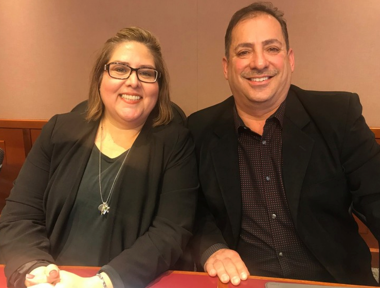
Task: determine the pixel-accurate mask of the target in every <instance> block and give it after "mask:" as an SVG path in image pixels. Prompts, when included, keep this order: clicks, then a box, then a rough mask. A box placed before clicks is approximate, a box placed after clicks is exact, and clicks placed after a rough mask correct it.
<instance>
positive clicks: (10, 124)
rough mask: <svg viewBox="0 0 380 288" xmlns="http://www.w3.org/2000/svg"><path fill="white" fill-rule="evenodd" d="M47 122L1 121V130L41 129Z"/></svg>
mask: <svg viewBox="0 0 380 288" xmlns="http://www.w3.org/2000/svg"><path fill="white" fill-rule="evenodd" d="M46 122H47V120H19V119H0V128H19V129H25V128H26V129H33V128H37V129H41V128H42V127H43V126H44V125H45V124H46Z"/></svg>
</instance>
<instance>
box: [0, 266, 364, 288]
mask: <svg viewBox="0 0 380 288" xmlns="http://www.w3.org/2000/svg"><path fill="white" fill-rule="evenodd" d="M61 268H62V269H64V270H67V271H70V272H73V273H75V274H78V275H80V276H82V277H91V276H94V275H95V274H96V273H97V271H99V268H98V267H79V266H72V267H70V266H65V267H61ZM267 282H287V283H289V282H290V283H294V284H296V283H297V284H301V283H304V284H309V285H310V284H312V285H331V286H336V287H369V286H350V285H339V284H329V283H320V282H310V281H297V280H291V279H279V278H266V277H249V279H248V280H246V281H242V282H241V283H240V285H239V286H237V287H236V286H233V285H232V284H222V283H221V282H219V281H218V279H217V278H215V277H214V278H213V277H210V276H208V275H207V274H206V273H199V272H183V271H168V272H165V273H163V274H162V275H161V276H160V277H158V278H157V279H156V280H154V281H153V282H152V283H151V284H149V285H148V286H147V288H243V287H249V288H265V284H266V283H267ZM294 286H295V288H297V285H294ZM331 286H330V287H331ZM0 288H7V284H6V278H5V275H4V265H0Z"/></svg>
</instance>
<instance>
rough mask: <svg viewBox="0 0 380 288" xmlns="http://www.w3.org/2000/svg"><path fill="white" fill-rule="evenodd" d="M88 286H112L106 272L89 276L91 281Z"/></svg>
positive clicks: (111, 287)
mask: <svg viewBox="0 0 380 288" xmlns="http://www.w3.org/2000/svg"><path fill="white" fill-rule="evenodd" d="M89 285H92V286H89V287H96V288H113V285H112V282H111V279H110V278H109V277H108V275H107V273H104V272H101V273H98V274H96V275H95V276H94V277H91V283H89Z"/></svg>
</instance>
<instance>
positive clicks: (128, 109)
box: [100, 41, 159, 128]
mask: <svg viewBox="0 0 380 288" xmlns="http://www.w3.org/2000/svg"><path fill="white" fill-rule="evenodd" d="M111 62H120V63H124V64H126V65H128V66H130V67H132V68H141V67H144V68H153V69H155V68H156V67H155V65H154V58H153V55H152V54H151V53H150V51H149V49H148V48H147V47H146V46H145V45H144V44H142V43H139V42H135V41H130V42H124V43H121V44H119V45H118V46H116V48H115V50H114V52H113V54H112V56H111V58H110V60H109V61H108V63H111ZM158 92H159V87H158V83H157V81H156V82H154V83H144V82H141V81H140V80H139V79H138V78H137V75H136V71H133V72H132V74H131V76H130V77H129V78H128V79H125V80H119V79H114V78H112V77H110V76H109V74H108V72H107V71H104V73H103V79H102V82H101V84H100V95H101V98H102V101H103V103H104V106H105V114H104V117H105V119H106V120H108V121H111V122H113V123H114V124H115V125H119V126H120V127H126V128H136V127H139V126H141V125H143V124H144V123H145V121H146V119H147V118H148V116H149V114H150V112H151V111H152V110H153V108H154V106H155V105H156V103H157V99H158Z"/></svg>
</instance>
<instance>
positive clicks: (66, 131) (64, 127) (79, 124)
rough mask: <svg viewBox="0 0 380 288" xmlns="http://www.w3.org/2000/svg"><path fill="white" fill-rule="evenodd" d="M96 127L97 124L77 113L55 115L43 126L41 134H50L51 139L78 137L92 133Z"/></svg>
mask: <svg viewBox="0 0 380 288" xmlns="http://www.w3.org/2000/svg"><path fill="white" fill-rule="evenodd" d="M95 127H97V122H95V121H88V120H86V119H85V115H83V114H81V113H78V112H69V113H63V114H56V115H54V116H53V117H52V118H50V120H49V121H48V123H47V124H46V125H45V126H44V128H43V130H44V131H43V132H45V133H48V134H50V135H51V136H50V137H52V138H55V137H59V138H62V137H64V138H66V137H70V138H71V137H74V138H76V137H78V136H80V135H84V134H86V133H88V132H89V131H92V130H93V129H94V128H95Z"/></svg>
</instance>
